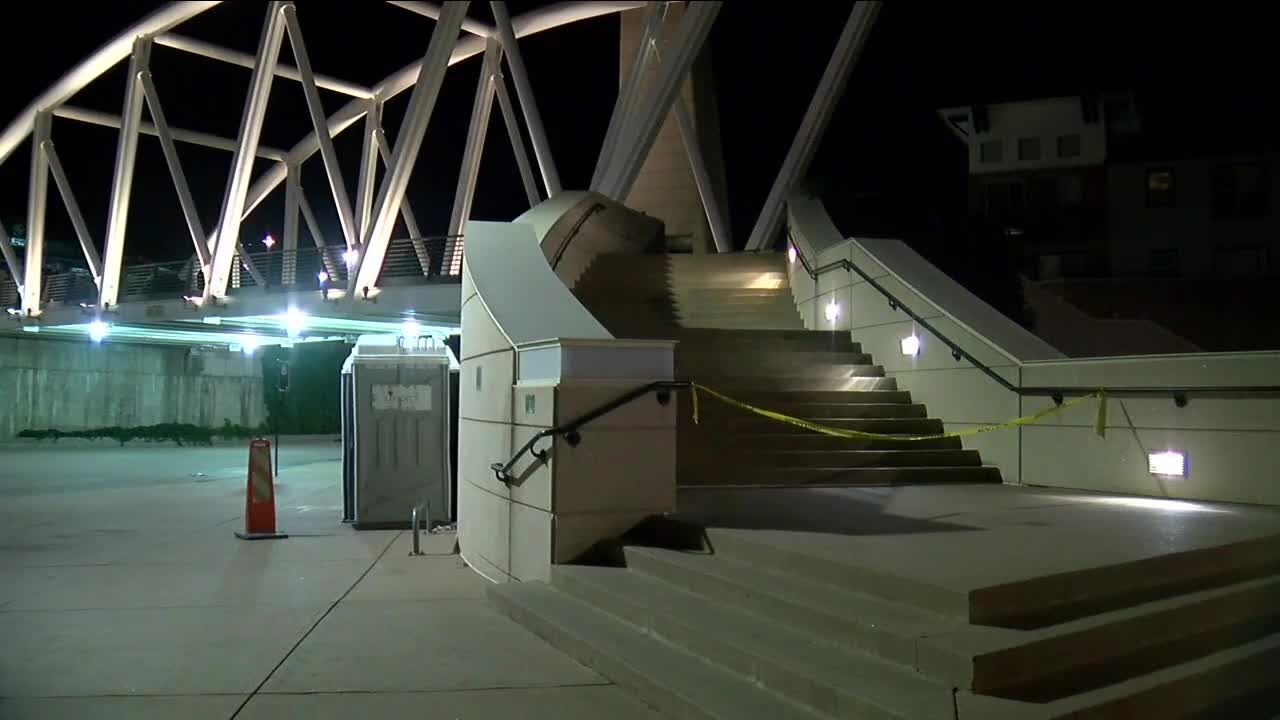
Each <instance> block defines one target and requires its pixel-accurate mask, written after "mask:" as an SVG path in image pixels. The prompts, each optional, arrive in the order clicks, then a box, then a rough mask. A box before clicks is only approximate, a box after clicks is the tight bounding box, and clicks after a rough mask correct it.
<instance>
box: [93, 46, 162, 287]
mask: <svg viewBox="0 0 1280 720" xmlns="http://www.w3.org/2000/svg"><path fill="white" fill-rule="evenodd" d="M150 62H151V38H149V37H146V36H141V37H139V38H138V39H137V40H135V41H134V43H133V53H132V54H131V55H130V56H129V74H128V75H127V76H126V78H125V83H126V84H125V88H124V109H123V110H121V111H120V140H119V142H118V143H117V145H116V166H115V173H114V174H113V175H112V180H111V206H110V208H109V210H108V211H107V213H108V214H107V237H106V240H105V247H104V251H105V252H104V255H105V256H106V257H104V258H103V259H102V282H101V283H99V290H98V309H99V310H106V309H108V308H111V307H114V306H115V305H116V303H117V302H118V301H119V295H120V271H121V270H122V269H123V263H124V240H125V229H126V228H127V227H128V224H129V200H130V199H131V198H132V196H133V167H134V163H135V161H136V160H137V158H138V125H140V124H141V123H142V102H143V98H142V95H143V93H142V81H141V75H142V73H144V72H146V71H147V69H148V68H149V66H150Z"/></svg>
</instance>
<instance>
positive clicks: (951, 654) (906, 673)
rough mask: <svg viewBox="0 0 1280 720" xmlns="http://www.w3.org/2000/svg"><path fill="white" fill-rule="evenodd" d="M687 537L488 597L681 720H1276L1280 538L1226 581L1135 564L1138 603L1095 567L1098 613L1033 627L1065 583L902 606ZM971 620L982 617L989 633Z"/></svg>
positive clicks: (1093, 608) (742, 536)
mask: <svg viewBox="0 0 1280 720" xmlns="http://www.w3.org/2000/svg"><path fill="white" fill-rule="evenodd" d="M662 522H664V523H665V522H666V521H662ZM690 529H691V530H692V531H693V533H692V534H690V533H689V532H688V531H687V530H686V531H685V532H678V531H676V532H673V531H672V529H671V528H667V529H658V530H656V531H655V528H654V527H649V528H640V529H638V531H636V532H634V533H633V536H632V537H631V538H630V539H629V540H627V541H625V542H624V543H623V544H621V546H620V548H619V552H620V555H619V558H618V559H619V560H621V561H622V562H623V563H625V565H626V567H608V566H585V565H577V566H568V565H565V566H557V567H556V568H554V570H553V575H552V582H551V584H550V585H547V584H542V583H524V584H509V585H498V586H494V587H492V588H491V589H490V598H491V600H492V601H493V602H494V603H495V604H496V605H497V606H498V607H499V608H501V609H502V610H503V611H504V612H506V613H508V614H509V615H510V616H512V617H513V618H515V619H516V620H518V621H520V622H521V623H523V624H524V625H525V626H526V627H528V628H529V629H530V630H532V631H533V632H534V633H536V634H538V635H540V636H541V637H543V638H545V639H547V640H548V641H550V642H551V643H552V644H554V645H556V646H558V647H560V648H561V649H563V650H565V651H566V652H568V653H569V654H570V655H572V656H573V657H575V658H577V659H578V660H579V661H580V662H583V663H585V664H587V665H589V666H591V667H594V668H596V669H597V670H599V671H600V672H602V673H604V674H605V675H607V676H608V677H610V678H611V679H613V680H614V681H615V682H617V683H619V684H621V685H623V686H625V687H628V688H629V689H631V690H632V691H633V692H635V693H637V694H638V695H639V696H640V697H641V698H642V699H644V700H645V701H647V702H649V703H650V704H652V705H653V706H655V707H656V708H658V709H659V710H661V711H663V712H664V713H666V714H669V715H670V716H671V717H680V718H717V719H723V720H730V719H732V720H739V719H741V718H770V720H776V719H781V718H848V719H853V718H875V719H877V720H890V719H893V720H902V719H907V718H913V719H914V718H938V719H943V718H950V719H953V720H954V719H957V718H958V719H960V720H970V719H973V720H988V719H990V720H995V719H998V718H1010V719H1012V720H1024V719H1025V720H1030V719H1032V718H1036V719H1042V718H1043V719H1048V718H1227V717H1230V718H1271V717H1274V716H1275V714H1276V712H1280V686H1278V684H1277V681H1276V679H1277V677H1280V675H1277V671H1276V668H1277V667H1280V634H1272V633H1277V631H1280V602H1277V601H1280V539H1276V538H1272V539H1270V540H1268V541H1267V542H1265V543H1262V544H1256V545H1254V546H1253V547H1251V548H1249V552H1247V553H1245V556H1246V557H1248V558H1249V561H1248V562H1246V563H1245V564H1244V565H1245V566H1244V567H1238V568H1236V570H1237V572H1232V573H1220V574H1217V575H1216V576H1215V573H1214V571H1213V569H1212V567H1211V566H1210V567H1206V566H1205V565H1204V564H1203V560H1205V559H1206V558H1203V557H1202V558H1191V557H1188V558H1184V559H1182V560H1180V561H1178V562H1176V563H1173V564H1171V563H1169V562H1168V558H1159V559H1152V560H1150V561H1148V562H1143V563H1139V564H1137V565H1128V566H1126V567H1125V568H1124V569H1125V572H1126V573H1130V572H1131V573H1134V574H1135V575H1137V576H1140V577H1141V576H1148V577H1158V576H1164V577H1165V578H1166V579H1168V580H1169V582H1167V583H1164V584H1163V585H1162V586H1161V587H1160V589H1159V590H1158V591H1151V592H1148V593H1146V594H1143V595H1132V594H1126V593H1124V592H1118V590H1119V589H1120V588H1121V587H1123V585H1124V584H1123V583H1117V582H1116V570H1117V569H1119V568H1117V567H1111V568H1108V567H1100V568H1097V569H1094V570H1092V571H1090V572H1088V573H1085V574H1082V575H1077V576H1076V577H1074V578H1072V585H1073V588H1074V592H1075V593H1076V595H1077V596H1088V597H1090V598H1091V599H1092V600H1093V601H1094V602H1093V604H1092V605H1086V606H1081V608H1080V609H1078V611H1077V612H1074V613H1069V614H1067V615H1065V616H1061V617H1058V618H1054V619H1049V618H1042V621H1038V622H1032V623H1029V622H1028V618H1029V617H1032V616H1033V615H1034V613H1032V614H1031V615H1028V614H1027V611H1030V610H1036V609H1040V608H1043V607H1044V606H1043V605H1042V604H1041V602H1042V598H1041V591H1042V590H1044V589H1045V588H1047V587H1049V586H1056V587H1057V589H1058V591H1062V589H1063V588H1062V585H1061V581H1062V578H1060V577H1041V578H1033V579H1029V580H1027V581H1026V582H1025V583H1022V584H1020V585H1022V587H1019V588H1016V591H1014V592H1010V588H1005V589H1004V592H1005V593H1006V595H1005V597H1006V598H1012V600H1013V601H1012V602H1011V603H1010V604H1007V605H1005V606H1003V607H1000V606H999V604H998V603H995V602H992V603H988V602H987V601H986V600H982V599H981V598H982V595H981V594H976V595H970V596H969V597H968V598H965V602H964V603H963V604H961V605H960V606H958V607H956V608H955V609H954V611H953V612H942V611H940V610H939V609H938V608H939V604H940V603H946V602H947V601H948V600H947V598H945V597H944V596H945V591H944V590H942V589H940V588H932V589H931V588H927V587H925V588H918V589H916V590H915V591H913V592H911V593H901V592H891V591H889V590H888V587H889V586H888V585H887V584H886V583H884V582H877V579H876V578H874V577H872V576H871V575H870V574H869V572H870V570H869V569H868V568H866V567H858V566H856V565H853V564H847V565H843V566H842V567H839V568H836V567H833V566H832V565H831V564H830V563H827V564H821V563H815V562H813V560H814V559H815V557H816V556H812V555H805V554H803V553H800V552H795V551H792V552H789V553H784V552H779V551H778V549H777V547H776V546H773V545H771V544H770V543H768V542H765V541H762V540H761V539H760V537H758V536H754V535H753V534H751V533H747V532H743V531H740V530H728V529H716V528H705V529H704V528H696V527H695V528H690ZM661 536H665V542H661V543H655V540H656V539H657V538H659V537H661ZM679 537H683V538H685V540H684V541H681V542H676V543H674V544H677V545H686V547H685V549H672V548H670V547H656V546H654V545H655V544H664V545H671V544H673V543H672V540H673V539H674V538H679ZM699 537H701V538H702V539H701V540H697V538H699ZM689 538H693V539H694V540H695V541H694V542H692V543H690V542H688V539H689ZM1240 550H1241V548H1240V547H1233V548H1229V549H1227V550H1225V551H1224V553H1220V554H1219V555H1220V556H1221V557H1228V556H1229V557H1240V556H1241V553H1240V552H1239V551H1240ZM977 560H979V559H978V558H975V561H977ZM1175 567H1176V568H1177V569H1176V570H1174V568H1175ZM1021 591H1025V594H1024V593H1023V592H1021ZM1019 598H1025V600H1019ZM971 612H981V613H986V614H987V615H988V618H987V624H978V623H976V622H973V621H972V620H971V618H970V613H971ZM1001 625H1012V627H1010V626H1001Z"/></svg>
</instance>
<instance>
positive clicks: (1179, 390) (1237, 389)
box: [787, 230, 1280, 407]
mask: <svg viewBox="0 0 1280 720" xmlns="http://www.w3.org/2000/svg"><path fill="white" fill-rule="evenodd" d="M787 241H788V244H789V245H790V246H791V247H792V248H795V251H796V257H797V258H799V260H800V264H801V265H802V266H803V267H804V269H805V272H806V273H808V274H809V277H810V278H812V279H813V281H814V283H815V286H814V289H815V291H816V289H817V286H816V283H817V281H818V276H819V275H825V274H826V273H828V272H831V271H833V270H845V271H846V272H851V273H856V274H857V275H858V276H859V277H861V278H862V279H863V280H864V281H866V283H867V284H868V285H870V286H871V287H872V288H873V289H875V291H876V292H878V293H880V294H881V295H883V296H884V297H885V299H886V300H888V301H889V307H890V308H892V309H894V310H901V311H902V312H904V313H906V315H907V317H910V318H911V319H912V320H913V321H914V322H915V323H916V324H917V325H919V326H920V327H922V328H924V329H925V330H927V331H928V332H929V333H930V334H932V335H933V336H934V337H936V338H937V339H939V340H941V341H942V343H943V344H944V345H946V346H947V347H948V348H950V350H951V357H953V358H955V360H956V362H959V361H961V360H967V361H969V363H970V364H972V365H973V366H974V367H976V368H977V369H978V370H980V371H982V373H983V374H984V375H986V376H987V377H989V378H991V379H992V380H995V381H996V382H997V383H999V384H1000V386H1001V387H1003V388H1004V389H1006V390H1008V391H1010V392H1013V393H1015V394H1017V395H1018V396H1019V397H1028V396H1030V397H1048V398H1052V399H1053V402H1054V403H1056V404H1058V405H1061V404H1062V400H1063V398H1064V397H1066V396H1069V395H1076V396H1079V395H1091V394H1093V393H1096V392H1098V388H1096V387H1083V386H1070V385H1060V386H1053V385H1050V386H1028V387H1022V386H1018V385H1014V384H1013V383H1011V382H1009V381H1008V380H1006V379H1005V378H1004V376H1003V375H1000V374H999V373H997V372H996V371H995V370H992V369H991V368H990V367H987V365H986V363H984V362H982V361H981V360H979V359H978V358H976V357H974V356H973V355H972V354H970V353H969V352H968V351H966V350H965V349H964V348H962V347H960V346H959V345H958V344H956V343H955V342H954V341H952V340H951V338H949V337H947V336H946V335H945V334H943V332H942V331H941V330H939V329H937V328H936V327H934V326H933V325H932V324H930V323H929V321H928V320H925V319H924V318H922V317H920V315H919V314H918V313H916V312H915V311H914V310H912V309H911V308H909V307H907V306H906V305H905V304H903V302H902V301H901V300H899V299H898V298H897V297H896V296H895V295H894V294H893V293H891V292H889V290H888V289H886V288H885V287H884V286H883V285H881V284H880V283H879V282H877V281H876V279H875V278H873V277H871V276H870V275H868V274H867V273H866V271H865V270H863V269H862V268H860V267H858V266H857V265H856V264H855V263H854V262H853V261H852V260H849V259H847V258H841V259H839V260H836V261H834V262H829V263H827V264H826V265H823V266H821V267H818V268H814V267H812V266H811V265H809V261H808V259H806V258H805V256H804V253H802V252H800V248H799V247H797V246H796V243H795V238H794V237H793V236H792V235H791V232H790V231H789V230H788V232H787ZM1105 390H1106V392H1107V394H1108V395H1131V396H1142V395H1168V396H1171V397H1172V398H1173V401H1174V403H1175V404H1176V405H1177V406H1178V407H1184V406H1185V405H1186V404H1187V395H1189V394H1191V393H1196V394H1201V395H1242V396H1256V395H1259V394H1274V393H1280V385H1183V386H1173V385H1171V386H1125V387H1107V388H1105Z"/></svg>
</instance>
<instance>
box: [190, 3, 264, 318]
mask: <svg viewBox="0 0 1280 720" xmlns="http://www.w3.org/2000/svg"><path fill="white" fill-rule="evenodd" d="M281 7H282V3H279V2H272V3H271V4H270V5H269V6H268V8H267V17H266V21H265V22H264V23H263V28H262V37H261V39H260V40H259V41H258V54H257V60H256V61H255V63H254V68H253V77H252V78H251V79H250V81H249V93H248V96H247V97H246V99H245V104H244V113H243V114H242V115H241V118H240V133H239V136H238V137H237V140H236V150H235V154H234V155H233V156H232V160H231V173H230V176H229V177H228V178H227V192H226V195H225V197H224V198H223V201H222V213H221V216H220V219H219V221H218V230H217V233H218V236H217V242H216V243H215V245H214V249H213V263H212V268H213V269H212V271H211V272H210V273H209V280H208V282H206V283H205V288H204V293H205V299H206V300H208V299H210V298H222V297H225V296H226V293H227V281H228V280H230V277H231V263H232V260H233V257H234V255H235V249H236V246H237V244H238V242H239V236H240V220H241V218H242V216H243V210H244V206H245V198H246V194H247V192H248V189H249V175H250V173H251V172H252V171H253V159H254V152H255V150H256V149H257V147H258V138H259V137H261V135H262V121H263V118H264V117H265V116H266V112H267V100H268V99H269V98H270V96H271V81H272V79H273V78H274V77H275V72H274V69H275V66H276V61H277V59H278V58H279V56H280V45H281V43H282V41H283V40H284V19H283V13H281V12H280V10H281Z"/></svg>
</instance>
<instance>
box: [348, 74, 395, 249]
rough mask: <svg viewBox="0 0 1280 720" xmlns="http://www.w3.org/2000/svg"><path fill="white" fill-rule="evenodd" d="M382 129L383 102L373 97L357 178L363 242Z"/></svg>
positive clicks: (359, 230) (359, 235)
mask: <svg viewBox="0 0 1280 720" xmlns="http://www.w3.org/2000/svg"><path fill="white" fill-rule="evenodd" d="M381 130H382V103H381V102H379V101H378V100H375V99H372V98H371V99H370V100H369V108H368V109H367V110H366V111H365V115H364V134H363V135H362V136H361V138H360V177H359V179H358V180H356V209H355V213H356V230H357V235H356V237H357V239H358V242H361V243H362V242H364V237H365V233H366V232H368V230H369V216H370V215H371V214H372V212H373V193H374V192H375V191H376V190H377V188H375V187H374V181H375V180H376V179H377V177H378V173H377V169H378V134H379V132H380V131H381ZM388 162H389V159H388Z"/></svg>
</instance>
